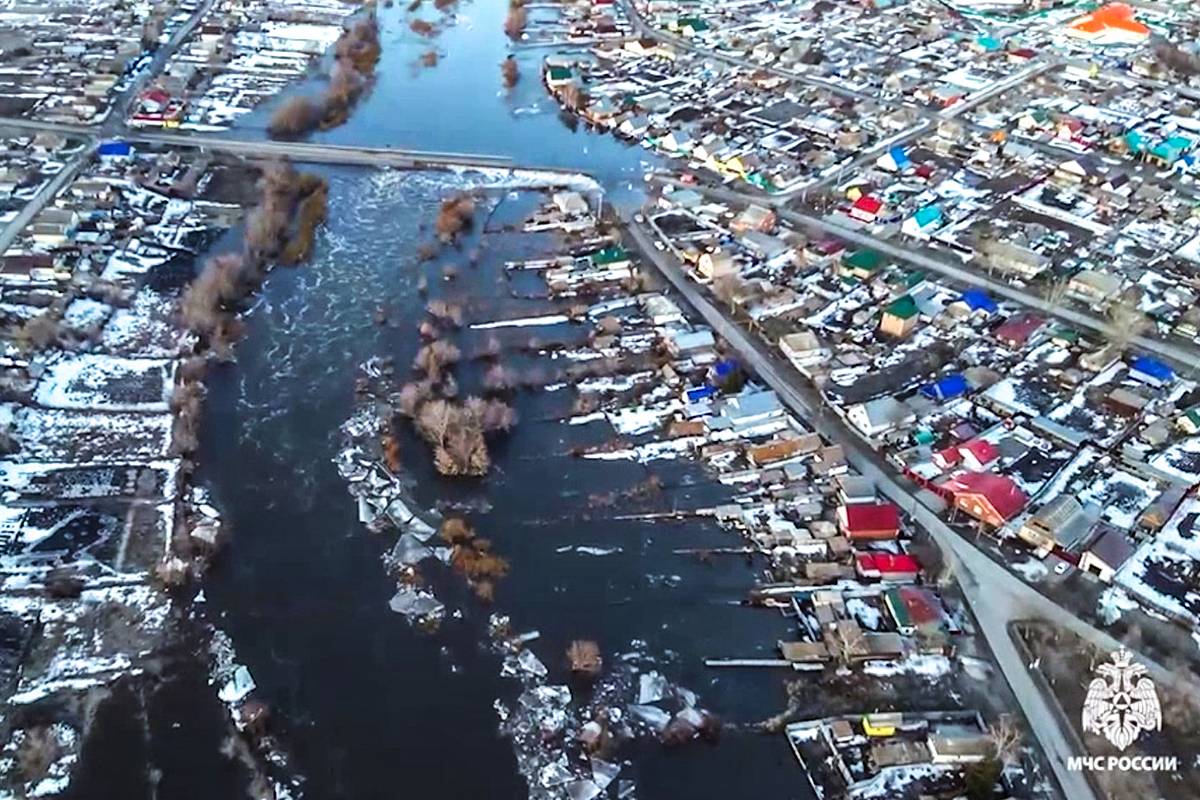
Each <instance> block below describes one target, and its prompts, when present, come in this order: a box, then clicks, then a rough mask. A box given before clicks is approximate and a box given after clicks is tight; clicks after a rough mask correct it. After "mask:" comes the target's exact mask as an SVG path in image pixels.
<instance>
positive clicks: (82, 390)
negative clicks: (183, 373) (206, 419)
mask: <svg viewBox="0 0 1200 800" xmlns="http://www.w3.org/2000/svg"><path fill="white" fill-rule="evenodd" d="M176 363H177V362H175V361H174V360H166V359H159V358H121V357H118V356H108V355H101V354H95V353H82V354H78V355H64V356H63V357H61V358H59V359H57V360H55V361H53V362H51V363H50V364H49V365H47V367H46V371H45V372H44V373H43V374H42V377H41V380H39V381H38V385H37V389H36V390H35V391H34V401H35V402H36V403H38V405H41V406H45V407H46V408H59V409H79V410H95V411H157V412H165V411H167V408H168V401H169V400H170V394H171V386H172V382H173V381H174V376H175V366H176Z"/></svg>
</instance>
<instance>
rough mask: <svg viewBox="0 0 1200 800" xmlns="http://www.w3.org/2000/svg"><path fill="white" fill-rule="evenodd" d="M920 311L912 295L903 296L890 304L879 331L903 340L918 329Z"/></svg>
mask: <svg viewBox="0 0 1200 800" xmlns="http://www.w3.org/2000/svg"><path fill="white" fill-rule="evenodd" d="M919 318H920V311H919V310H918V309H917V304H916V302H915V301H914V300H913V299H912V296H911V295H907V294H906V295H902V296H901V297H897V298H896V299H895V300H893V301H892V302H890V303H888V305H887V308H885V309H884V311H883V317H882V318H881V319H880V321H879V330H880V332H882V333H885V334H887V335H888V336H892V337H895V338H897V339H902V338H904V337H905V336H908V334H910V333H912V331H913V329H914V328H916V327H917V322H918V321H919Z"/></svg>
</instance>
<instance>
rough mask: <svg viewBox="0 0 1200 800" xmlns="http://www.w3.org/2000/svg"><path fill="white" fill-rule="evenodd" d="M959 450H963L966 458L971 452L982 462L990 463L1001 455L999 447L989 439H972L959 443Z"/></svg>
mask: <svg viewBox="0 0 1200 800" xmlns="http://www.w3.org/2000/svg"><path fill="white" fill-rule="evenodd" d="M959 450H961V451H963V457H964V458H965V457H966V455H967V453H970V454H971V455H973V456H975V460H976V461H978V462H979V463H980V464H990V463H992V462H993V461H995V460H996V459H997V458H999V457H1000V450H999V448H997V447H996V445H994V444H992V443H991V442H989V441H988V440H987V439H972V440H971V441H969V442H964V443H963V444H961V445H959Z"/></svg>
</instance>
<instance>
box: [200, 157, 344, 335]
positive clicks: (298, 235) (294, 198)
mask: <svg viewBox="0 0 1200 800" xmlns="http://www.w3.org/2000/svg"><path fill="white" fill-rule="evenodd" d="M259 192H260V199H259V202H258V205H257V206H255V208H254V209H253V210H252V211H251V212H250V214H249V216H248V217H247V219H246V232H245V241H244V244H243V248H242V251H241V252H239V253H223V254H221V255H216V256H213V257H211V258H209V259H208V261H206V262H205V264H204V266H203V268H202V269H201V271H200V274H199V276H197V278H196V279H195V280H194V281H192V283H191V285H190V286H188V288H187V289H186V290H185V291H184V293H183V296H182V298H181V299H180V315H181V317H182V319H183V322H184V324H185V325H186V326H187V327H188V328H189V329H190V330H192V331H193V332H194V333H196V334H197V335H198V336H199V337H200V339H201V344H202V346H203V347H208V348H211V350H212V351H214V352H215V353H216V354H217V355H219V356H222V357H224V356H226V355H228V352H229V348H230V346H231V345H232V344H233V342H234V341H236V340H237V338H238V337H239V336H240V334H241V331H242V323H241V320H240V319H239V318H238V312H239V311H240V310H241V303H242V301H243V300H244V299H245V298H246V297H247V296H249V295H250V294H251V293H253V292H254V291H255V290H256V289H257V288H258V287H259V286H260V285H261V284H262V281H263V278H264V277H265V276H266V273H267V270H268V268H269V265H270V264H271V263H272V262H273V261H281V262H283V263H289V264H295V263H299V262H300V261H302V260H303V259H304V258H307V256H308V254H309V252H310V250H311V247H312V241H313V237H314V235H315V230H316V227H317V226H318V225H319V224H320V223H321V222H322V221H324V219H325V213H326V205H327V192H328V187H327V185H326V183H325V180H324V179H323V178H320V177H319V176H317V175H313V174H310V173H300V172H297V171H296V169H295V167H293V166H292V165H291V164H289V163H286V162H281V163H276V164H272V165H270V166H268V167H267V168H266V169H265V170H263V174H262V177H261V178H260V179H259Z"/></svg>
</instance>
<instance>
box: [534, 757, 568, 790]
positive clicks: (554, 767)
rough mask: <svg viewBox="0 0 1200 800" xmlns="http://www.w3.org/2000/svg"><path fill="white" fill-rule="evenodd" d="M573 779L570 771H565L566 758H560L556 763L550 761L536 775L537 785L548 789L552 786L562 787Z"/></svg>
mask: <svg viewBox="0 0 1200 800" xmlns="http://www.w3.org/2000/svg"><path fill="white" fill-rule="evenodd" d="M573 777H575V776H574V775H572V774H571V770H569V769H567V759H566V756H560V757H559V759H558V760H557V761H551V762H550V763H549V764H547V765H546V766H544V767H542V769H541V772H539V773H538V783H540V784H541V785H542V786H544V787H545V788H547V789H550V788H552V787H554V786H562V785H563V784H564V783H566V782H567V781H569V780H571V778H573Z"/></svg>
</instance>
